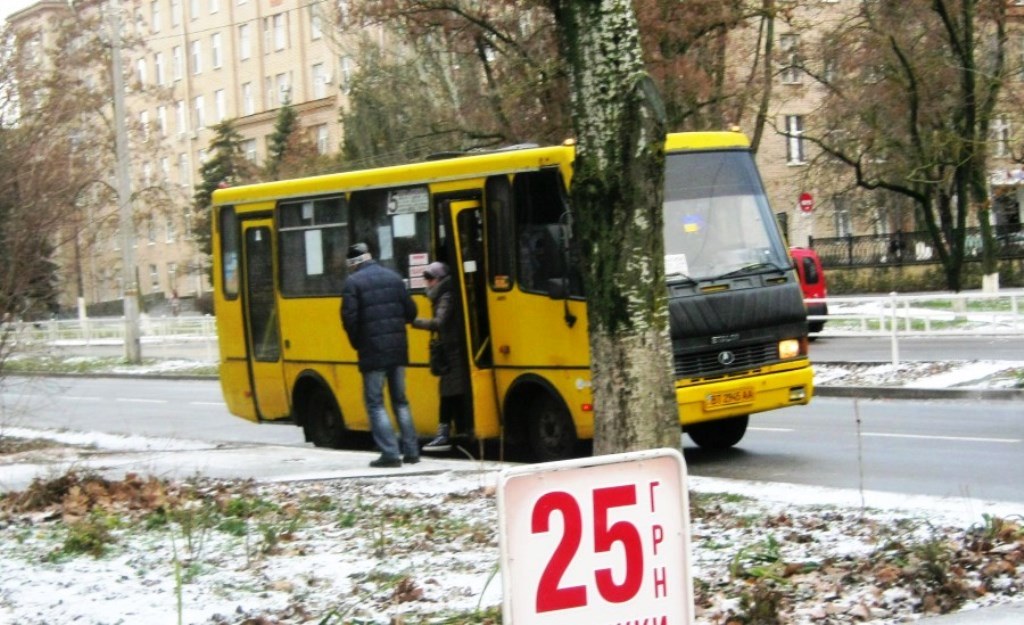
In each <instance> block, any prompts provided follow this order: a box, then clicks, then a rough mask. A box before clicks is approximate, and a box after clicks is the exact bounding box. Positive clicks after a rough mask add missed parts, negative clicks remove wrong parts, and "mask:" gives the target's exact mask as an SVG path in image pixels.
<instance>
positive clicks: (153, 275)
mask: <svg viewBox="0 0 1024 625" xmlns="http://www.w3.org/2000/svg"><path fill="white" fill-rule="evenodd" d="M149 282H150V284H151V285H152V287H153V291H152V292H153V293H156V292H158V291H159V290H160V272H159V271H157V269H156V265H154V264H152V263H150V265H149Z"/></svg>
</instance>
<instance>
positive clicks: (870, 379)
mask: <svg viewBox="0 0 1024 625" xmlns="http://www.w3.org/2000/svg"><path fill="white" fill-rule="evenodd" d="M814 385H815V386H902V387H908V388H933V389H949V388H958V389H968V388H970V389H1012V388H1018V389H1019V388H1024V360H1021V361H944V362H901V363H899V364H898V365H897V366H896V367H895V368H893V366H892V364H890V363H886V364H879V363H863V364H860V363H843V364H832V363H814Z"/></svg>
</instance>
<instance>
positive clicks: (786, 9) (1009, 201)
mask: <svg viewBox="0 0 1024 625" xmlns="http://www.w3.org/2000/svg"><path fill="white" fill-rule="evenodd" d="M1005 1H1006V2H1007V12H1008V20H1007V22H1008V23H1007V30H1008V42H1007V56H1006V67H1007V71H1008V73H1009V74H1010V76H1011V78H1010V79H1009V80H1007V81H1005V82H1004V84H1003V90H1002V97H1001V101H1000V105H999V106H998V108H997V110H996V115H995V117H994V120H993V124H992V128H991V135H990V136H989V137H988V140H989V144H988V168H989V183H990V190H991V192H992V196H993V207H992V213H991V215H990V221H991V223H992V224H993V225H997V226H1000V227H1003V228H1010V229H1012V228H1016V227H1019V225H1020V224H1021V223H1024V169H1022V166H1021V160H1022V159H1024V153H1021V151H1020V148H1019V137H1020V132H1019V125H1020V124H1021V123H1024V120H1022V119H1021V118H1020V116H1019V114H1018V113H1017V112H1018V111H1019V110H1020V109H1021V104H1022V103H1024V101H1022V100H1021V96H1022V95H1024V0H1005ZM861 6H862V2H860V1H859V0H779V2H778V4H777V7H778V8H779V9H780V14H779V19H777V20H776V22H775V49H776V55H777V60H778V62H777V63H776V67H775V73H774V78H773V81H774V82H773V84H772V86H771V89H772V95H771V99H770V104H769V110H768V119H769V120H770V121H769V125H770V126H771V129H770V130H769V131H768V132H767V133H766V135H765V138H764V140H763V142H762V144H761V146H760V150H759V152H758V165H759V167H760V169H761V173H762V176H763V177H764V179H765V186H766V188H767V190H768V194H769V197H770V199H771V201H772V205H773V207H774V208H775V210H776V212H777V213H778V214H779V216H780V218H781V221H783V222H784V225H785V227H786V230H787V233H788V238H789V241H790V243H791V244H792V245H801V246H802V245H807V244H808V241H809V240H810V239H811V238H812V237H813V238H828V237H845V236H848V235H890V234H892V233H895V232H897V231H898V230H903V231H913V230H923V229H924V226H923V224H920V223H917V217H916V215H915V210H914V206H913V205H912V203H911V202H910V201H909V200H908V199H907V198H905V197H902V196H900V195H897V194H894V193H880V192H876V193H869V192H866V191H864V190H862V189H856V188H855V187H854V186H853V184H852V182H853V180H852V176H851V175H850V173H849V171H847V172H846V174H845V177H844V176H843V175H838V176H836V177H835V178H832V179H826V177H824V176H822V175H821V170H820V169H819V170H817V171H812V167H811V163H812V161H813V160H814V158H815V157H816V156H817V155H818V151H817V150H816V148H815V146H814V145H813V144H812V143H811V142H810V141H807V140H805V138H804V134H805V132H807V131H808V130H809V129H811V128H813V127H814V126H815V123H816V121H817V120H818V119H819V118H820V117H821V116H823V115H825V114H826V111H825V109H824V104H823V102H824V100H825V96H826V87H825V86H824V85H823V84H822V83H821V81H820V80H819V79H818V78H828V77H829V75H830V72H831V71H833V64H835V63H837V62H838V61H840V59H836V58H834V57H833V56H831V55H832V47H831V43H832V42H830V41H829V40H828V39H827V35H826V33H828V32H830V31H831V30H832V28H833V27H834V26H836V25H839V24H841V23H843V22H844V21H846V20H849V19H850V18H851V17H852V16H853V15H855V14H856V12H857V11H858V10H859V9H860V8H861ZM876 6H877V5H876ZM896 10H897V11H899V10H906V11H910V10H912V9H911V8H910V7H906V8H904V9H896ZM752 30H753V29H746V30H742V29H741V30H739V31H736V32H735V33H733V34H732V35H731V37H732V39H731V43H730V46H731V48H732V49H733V50H734V53H735V51H736V50H740V51H741V52H740V55H739V57H738V58H744V57H743V56H742V55H743V52H742V51H743V50H744V49H745V48H744V45H745V44H744V40H746V41H754V40H756V38H757V34H758V33H756V32H752ZM986 49H987V48H986ZM746 53H747V54H749V50H747V51H746ZM865 70H867V68H865ZM869 74H870V73H869V72H867V71H866V73H865V80H869V79H870V77H869ZM892 121H893V123H897V120H892ZM1015 146H1018V147H1016V155H1015V153H1014V149H1015ZM975 217H976V216H974V215H972V216H971V219H972V220H973V221H969V223H968V226H977V225H978V224H977V221H976V218H975Z"/></svg>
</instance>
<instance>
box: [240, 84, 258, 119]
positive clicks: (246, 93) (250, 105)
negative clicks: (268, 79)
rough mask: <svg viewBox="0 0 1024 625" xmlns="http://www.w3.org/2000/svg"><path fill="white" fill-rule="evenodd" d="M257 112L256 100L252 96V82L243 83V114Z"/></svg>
mask: <svg viewBox="0 0 1024 625" xmlns="http://www.w3.org/2000/svg"><path fill="white" fill-rule="evenodd" d="M255 112H256V102H255V100H254V99H253V97H252V83H251V82H244V83H242V114H243V115H252V114H253V113H255Z"/></svg>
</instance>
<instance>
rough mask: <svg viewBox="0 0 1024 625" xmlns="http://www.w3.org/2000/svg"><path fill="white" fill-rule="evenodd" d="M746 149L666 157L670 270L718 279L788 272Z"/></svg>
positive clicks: (671, 276)
mask: <svg viewBox="0 0 1024 625" xmlns="http://www.w3.org/2000/svg"><path fill="white" fill-rule="evenodd" d="M772 220H774V216H773V215H772V212H771V209H770V208H769V206H768V200H767V198H766V197H765V195H764V190H763V188H762V186H761V180H760V177H759V176H758V174H757V169H756V168H755V166H754V162H753V158H752V156H751V154H750V153H749V152H746V151H722V152H689V153H676V154H672V153H670V154H667V155H666V158H665V274H666V277H667V279H668V280H669V281H678V280H692V281H700V280H715V279H722V278H731V277H735V276H740V275H748V274H755V273H763V272H769V271H783V270H785V269H787V268H788V266H789V261H788V260H787V256H786V250H785V248H784V247H783V244H782V241H781V240H780V239H779V237H778V235H777V233H776V229H775V224H774V223H773V221H772Z"/></svg>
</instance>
